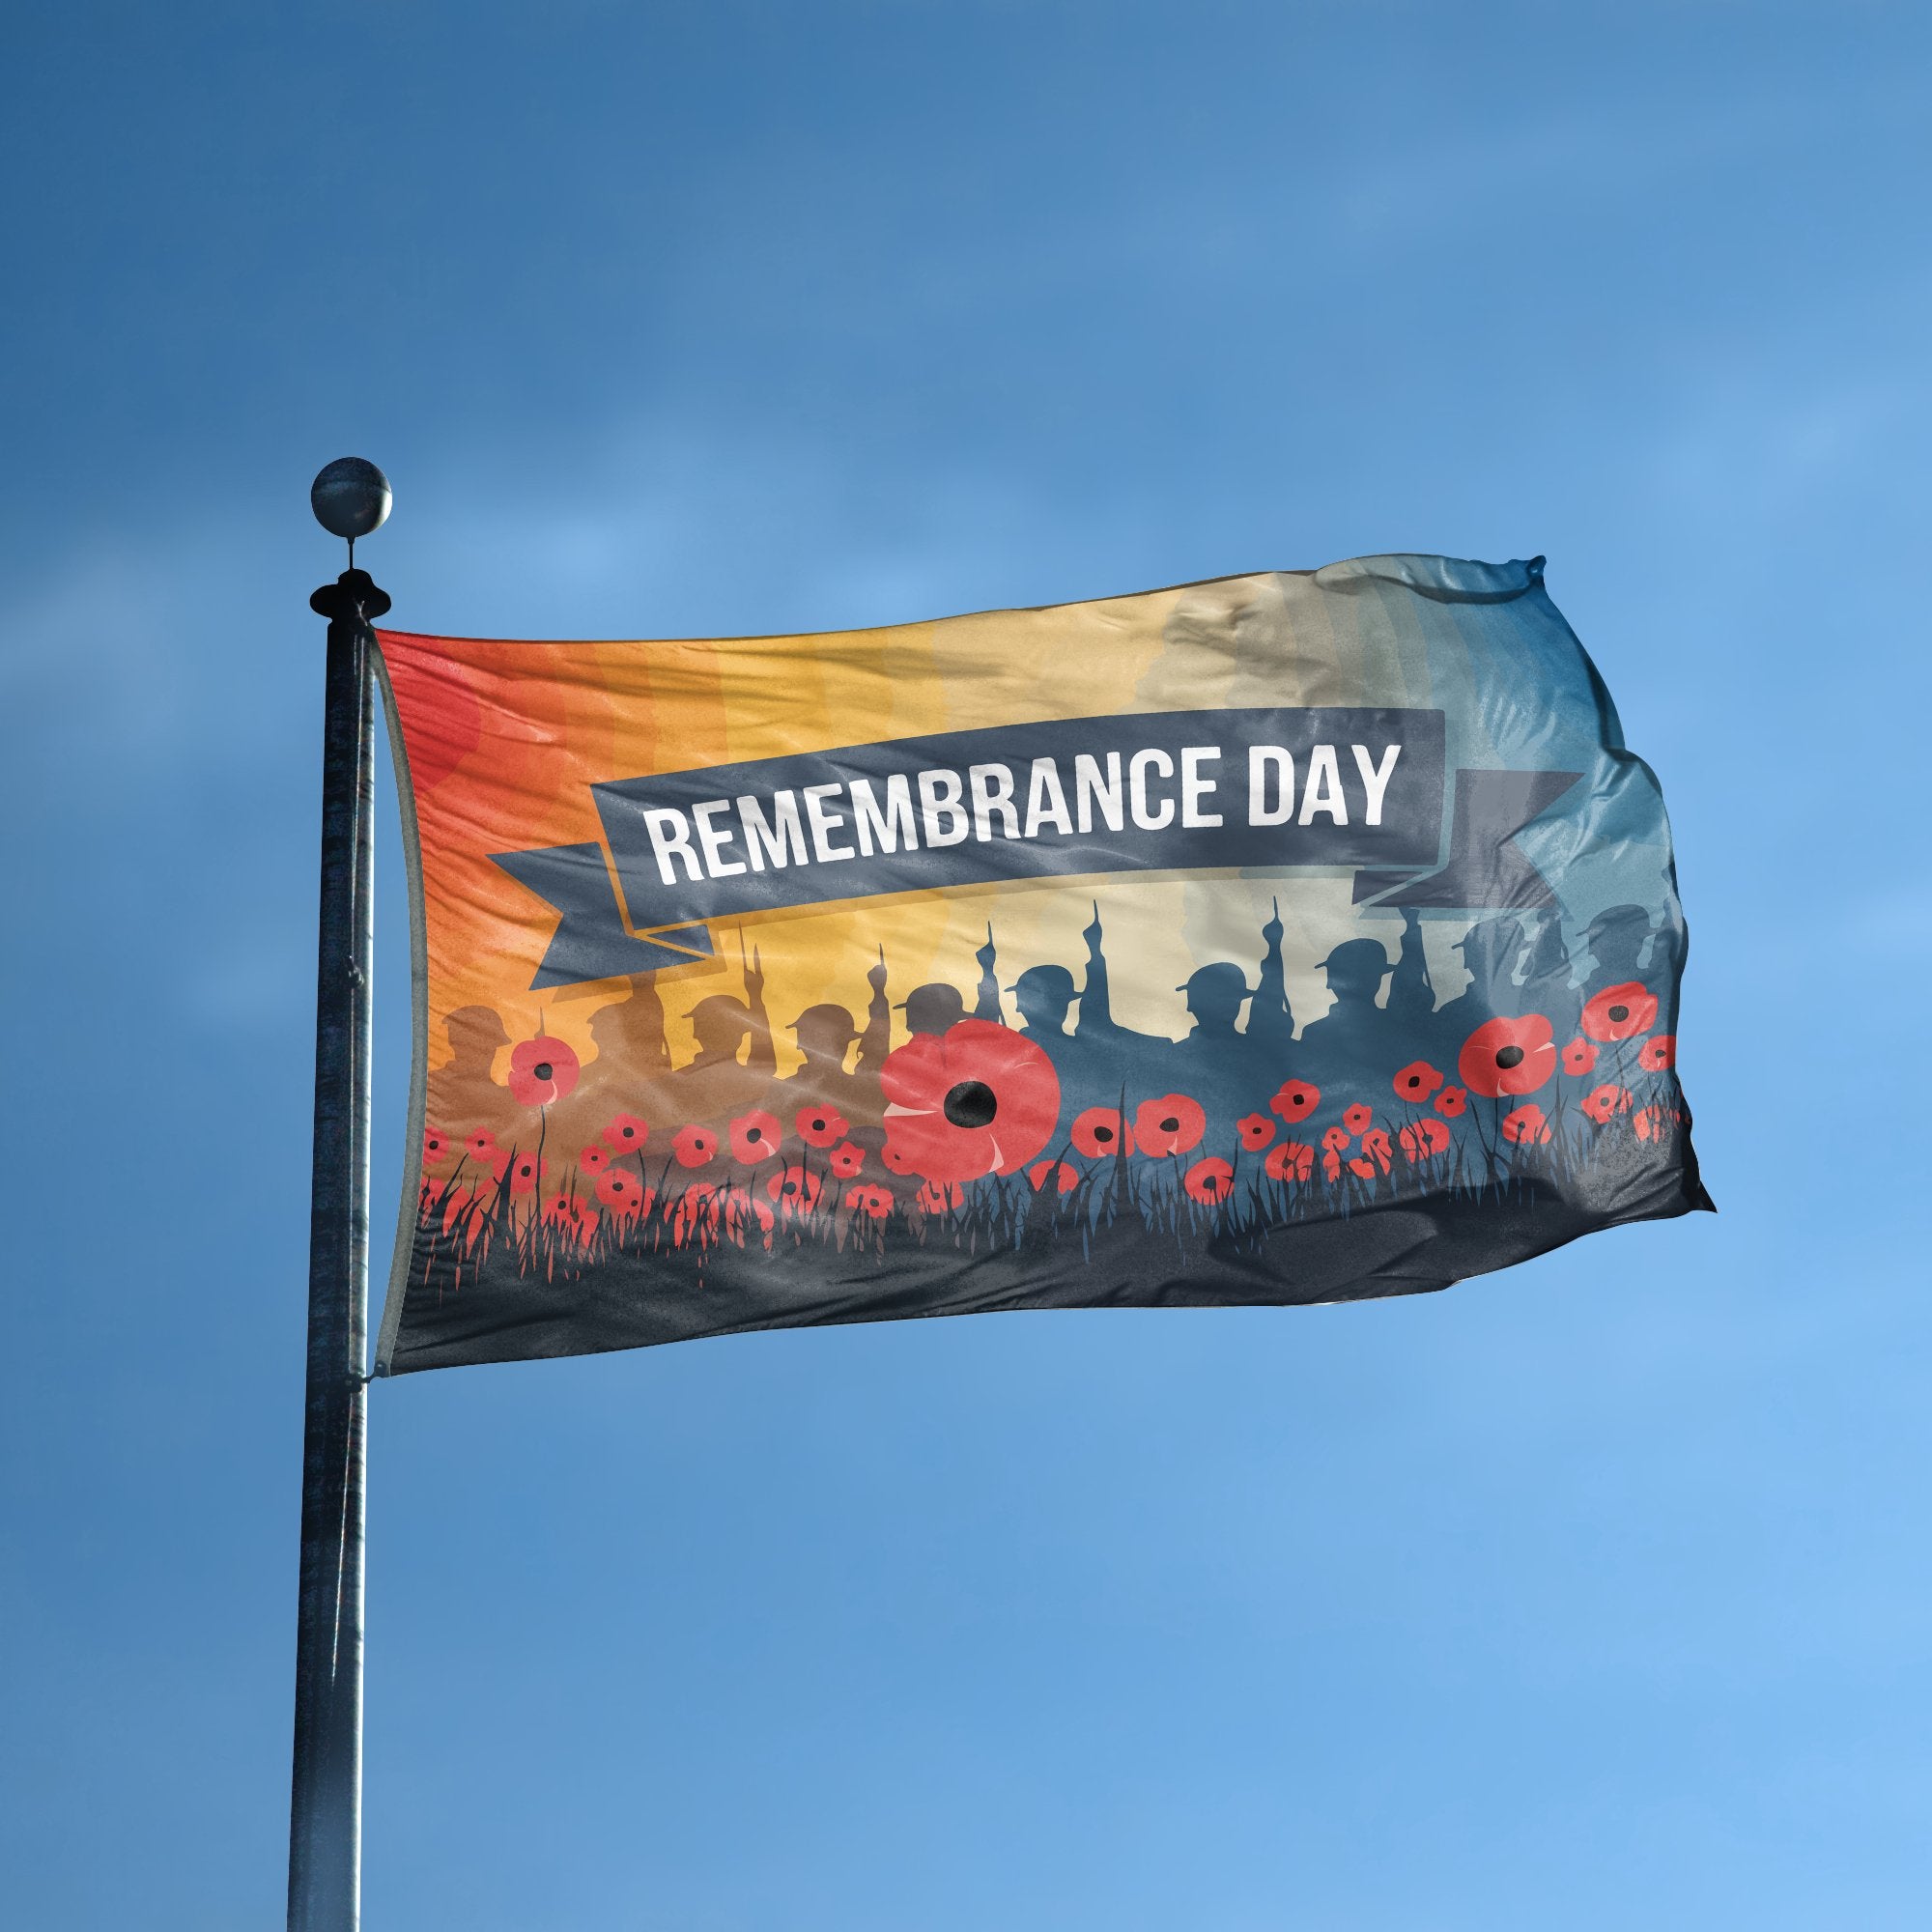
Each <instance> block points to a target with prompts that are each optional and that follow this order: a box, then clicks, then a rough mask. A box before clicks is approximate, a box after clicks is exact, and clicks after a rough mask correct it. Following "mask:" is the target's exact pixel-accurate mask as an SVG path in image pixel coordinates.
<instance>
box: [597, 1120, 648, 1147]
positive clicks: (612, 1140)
mask: <svg viewBox="0 0 1932 1932" xmlns="http://www.w3.org/2000/svg"><path fill="white" fill-rule="evenodd" d="M650 1137H651V1130H650V1128H649V1127H647V1126H646V1125H645V1124H644V1123H643V1122H642V1121H640V1120H639V1119H638V1117H637V1115H635V1114H617V1115H615V1116H613V1117H612V1119H611V1124H610V1125H609V1126H608V1127H606V1128H605V1129H604V1138H605V1140H606V1141H607V1142H608V1143H609V1144H610V1146H611V1147H612V1148H614V1149H615V1150H616V1151H618V1152H619V1153H636V1152H637V1151H639V1149H640V1148H641V1147H642V1146H643V1144H644V1143H645V1142H646V1141H647V1140H649V1139H650Z"/></svg>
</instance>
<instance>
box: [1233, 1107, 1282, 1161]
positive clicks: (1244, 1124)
mask: <svg viewBox="0 0 1932 1932" xmlns="http://www.w3.org/2000/svg"><path fill="white" fill-rule="evenodd" d="M1235 1131H1236V1133H1237V1134H1239V1135H1240V1137H1241V1145H1242V1146H1243V1147H1244V1148H1246V1149H1247V1151H1249V1152H1250V1153H1260V1152H1261V1151H1262V1149H1263V1148H1264V1147H1266V1146H1267V1144H1268V1142H1269V1141H1271V1140H1273V1139H1274V1122H1272V1121H1271V1120H1269V1119H1268V1117H1267V1116H1266V1115H1265V1114H1243V1115H1242V1116H1241V1118H1240V1119H1239V1120H1238V1121H1236V1122H1235Z"/></svg>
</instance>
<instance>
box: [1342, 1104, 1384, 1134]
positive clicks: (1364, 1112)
mask: <svg viewBox="0 0 1932 1932" xmlns="http://www.w3.org/2000/svg"><path fill="white" fill-rule="evenodd" d="M1375 1122H1376V1111H1375V1109H1374V1108H1373V1107H1365V1106H1363V1105H1362V1103H1361V1102H1360V1101H1359V1100H1357V1101H1356V1102H1355V1104H1354V1105H1353V1106H1352V1107H1344V1108H1343V1109H1342V1124H1343V1125H1344V1126H1345V1127H1347V1128H1348V1130H1349V1131H1350V1133H1351V1134H1365V1133H1367V1132H1368V1130H1369V1129H1370V1128H1371V1127H1372V1126H1374V1125H1375Z"/></svg>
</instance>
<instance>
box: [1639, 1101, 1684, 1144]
mask: <svg viewBox="0 0 1932 1932" xmlns="http://www.w3.org/2000/svg"><path fill="white" fill-rule="evenodd" d="M1631 1118H1632V1119H1633V1120H1634V1122H1636V1137H1637V1139H1638V1140H1640V1141H1661V1140H1662V1138H1663V1127H1664V1122H1665V1121H1666V1120H1674V1119H1676V1118H1677V1117H1676V1115H1675V1114H1669V1115H1666V1114H1665V1112H1664V1110H1663V1109H1662V1107H1639V1108H1638V1109H1637V1110H1636V1112H1635V1113H1634V1115H1633V1116H1632V1117H1631Z"/></svg>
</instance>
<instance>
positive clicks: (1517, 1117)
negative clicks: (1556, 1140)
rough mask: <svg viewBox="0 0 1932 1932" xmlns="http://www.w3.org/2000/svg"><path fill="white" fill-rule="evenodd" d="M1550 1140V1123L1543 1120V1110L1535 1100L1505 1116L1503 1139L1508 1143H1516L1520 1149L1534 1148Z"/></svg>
mask: <svg viewBox="0 0 1932 1932" xmlns="http://www.w3.org/2000/svg"><path fill="white" fill-rule="evenodd" d="M1548 1138H1549V1122H1548V1121H1546V1120H1545V1119H1544V1118H1543V1109H1542V1108H1541V1107H1539V1106H1538V1105H1537V1104H1536V1103H1535V1101H1533V1100H1532V1101H1531V1102H1529V1104H1528V1105H1527V1106H1522V1107H1517V1108H1514V1109H1512V1110H1511V1111H1510V1112H1509V1113H1507V1114H1505V1115H1504V1116H1503V1139H1504V1140H1506V1141H1515V1142H1516V1143H1517V1144H1518V1146H1520V1147H1534V1146H1535V1145H1536V1144H1537V1143H1538V1142H1540V1141H1547V1140H1548Z"/></svg>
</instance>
